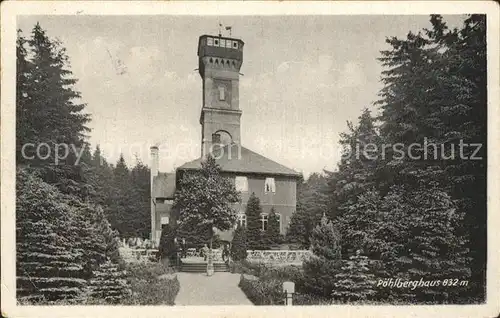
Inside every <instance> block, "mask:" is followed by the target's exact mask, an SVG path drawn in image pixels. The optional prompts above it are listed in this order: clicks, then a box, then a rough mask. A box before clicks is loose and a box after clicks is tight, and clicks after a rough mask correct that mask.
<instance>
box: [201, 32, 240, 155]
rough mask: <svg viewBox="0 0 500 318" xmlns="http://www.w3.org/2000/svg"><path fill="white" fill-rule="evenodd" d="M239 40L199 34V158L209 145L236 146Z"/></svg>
mask: <svg viewBox="0 0 500 318" xmlns="http://www.w3.org/2000/svg"><path fill="white" fill-rule="evenodd" d="M243 45H244V43H243V41H241V40H239V39H233V38H227V37H222V36H220V35H219V36H211V35H202V36H200V38H199V42H198V58H199V67H198V70H199V72H200V76H201V79H202V81H203V106H202V109H201V116H200V124H201V140H202V142H201V155H202V157H205V155H206V153H207V152H210V150H211V147H212V145H213V144H238V145H240V142H241V139H240V118H241V110H240V106H239V76H240V68H241V64H242V63H243Z"/></svg>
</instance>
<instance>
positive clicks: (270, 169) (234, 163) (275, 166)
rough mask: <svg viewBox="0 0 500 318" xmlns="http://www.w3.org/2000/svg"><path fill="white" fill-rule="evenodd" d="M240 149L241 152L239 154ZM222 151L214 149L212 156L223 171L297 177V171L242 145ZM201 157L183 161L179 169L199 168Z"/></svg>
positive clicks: (227, 147) (226, 147)
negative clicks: (220, 152) (219, 153)
mask: <svg viewBox="0 0 500 318" xmlns="http://www.w3.org/2000/svg"><path fill="white" fill-rule="evenodd" d="M240 150H241V154H240ZM219 151H222V152H223V153H222V154H221V155H218V153H215V152H216V151H214V157H215V159H216V162H217V164H219V165H220V167H221V169H222V171H224V172H239V173H257V174H267V175H286V176H293V177H298V176H299V173H298V172H296V171H294V170H292V169H290V168H287V167H285V166H283V165H281V164H279V163H277V162H275V161H272V160H271V159H268V158H266V157H264V156H262V155H259V154H258V153H256V152H253V151H251V150H250V149H248V148H245V147H243V146H241V147H239V146H238V145H236V144H234V145H230V146H229V145H227V146H225V147H223V148H222V149H221V150H219ZM201 161H202V158H198V159H196V160H193V161H190V162H187V163H185V164H184V165H182V166H180V167H179V168H177V169H179V170H198V169H200V168H201Z"/></svg>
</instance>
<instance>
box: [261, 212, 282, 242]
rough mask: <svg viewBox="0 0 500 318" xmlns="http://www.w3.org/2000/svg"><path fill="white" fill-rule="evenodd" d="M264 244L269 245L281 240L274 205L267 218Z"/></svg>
mask: <svg viewBox="0 0 500 318" xmlns="http://www.w3.org/2000/svg"><path fill="white" fill-rule="evenodd" d="M265 240H266V245H267V246H269V247H271V246H275V245H278V244H281V243H282V242H283V240H282V237H281V233H280V221H279V219H278V215H276V211H275V210H274V207H273V208H271V212H270V213H269V215H268V219H267V230H266V232H265Z"/></svg>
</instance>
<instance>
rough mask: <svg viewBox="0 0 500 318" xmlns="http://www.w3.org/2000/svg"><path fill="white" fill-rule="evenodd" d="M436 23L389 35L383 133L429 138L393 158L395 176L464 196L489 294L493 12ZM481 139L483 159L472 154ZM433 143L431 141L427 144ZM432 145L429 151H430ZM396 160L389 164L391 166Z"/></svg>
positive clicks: (465, 227)
mask: <svg viewBox="0 0 500 318" xmlns="http://www.w3.org/2000/svg"><path fill="white" fill-rule="evenodd" d="M430 20H431V24H432V28H430V29H426V30H424V31H423V32H420V33H417V34H414V33H409V34H408V36H407V37H406V39H398V38H390V39H388V40H387V42H388V44H390V46H391V49H390V50H386V51H383V52H382V58H381V59H380V60H381V61H382V63H383V65H384V66H385V67H386V68H387V70H386V71H384V73H383V82H384V84H385V85H384V89H383V90H382V92H381V100H380V101H379V104H380V105H381V110H382V115H381V118H380V119H381V121H382V122H383V125H382V129H381V133H382V134H383V135H384V139H385V141H386V142H387V143H389V144H395V143H403V144H404V145H405V148H404V149H403V150H404V151H405V152H406V153H407V147H408V146H409V145H410V144H412V143H419V144H423V145H424V148H426V149H422V150H420V151H418V149H416V150H415V149H414V151H413V155H414V156H416V155H420V156H421V157H420V159H414V158H404V159H402V160H397V161H394V160H393V161H392V162H390V163H391V165H390V167H391V169H392V170H393V172H394V173H393V175H394V183H400V184H403V183H404V184H405V185H407V186H409V185H411V186H413V187H418V186H419V182H422V181H425V182H427V183H432V182H437V183H438V185H439V187H440V188H441V189H443V190H444V191H446V192H449V193H450V194H451V195H452V199H453V200H456V203H457V208H458V209H459V213H463V214H464V220H463V224H462V226H461V227H459V229H458V230H459V231H460V232H462V234H465V235H466V236H468V238H469V241H470V243H469V248H470V250H471V256H472V257H473V263H472V266H473V272H474V279H473V281H474V282H477V283H479V284H477V285H476V287H477V291H476V294H482V295H483V296H484V290H483V288H482V287H483V284H484V278H483V277H484V271H485V264H486V241H487V240H486V153H487V148H486V127H487V125H486V114H487V111H486V106H487V99H486V95H487V94H486V92H487V89H486V74H487V73H486V17H485V15H470V16H469V17H468V18H467V19H466V20H465V21H464V23H463V26H462V27H461V28H456V29H453V30H449V29H448V27H447V26H446V24H445V23H444V22H443V19H442V17H441V16H439V15H432V16H431V19H430ZM461 143H463V144H468V145H470V144H480V145H481V147H480V149H479V151H478V153H476V158H482V159H478V160H469V159H470V158H471V156H472V152H474V151H476V147H465V148H462V147H461V146H460V144H461ZM426 144H427V145H428V146H425V145H426ZM424 151H426V152H427V158H426V157H425V156H426V154H425V152H424ZM388 166H389V165H388Z"/></svg>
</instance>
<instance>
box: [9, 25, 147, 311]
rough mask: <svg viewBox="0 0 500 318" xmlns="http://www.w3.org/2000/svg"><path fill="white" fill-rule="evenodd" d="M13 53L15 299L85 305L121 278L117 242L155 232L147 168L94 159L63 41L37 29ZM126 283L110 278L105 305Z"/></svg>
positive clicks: (86, 119)
mask: <svg viewBox="0 0 500 318" xmlns="http://www.w3.org/2000/svg"><path fill="white" fill-rule="evenodd" d="M16 49H17V50H16V53H17V81H16V84H17V86H16V126H17V127H16V163H17V165H18V169H17V171H16V172H17V182H16V194H17V197H16V204H17V206H16V258H17V268H16V270H17V283H18V284H17V294H18V300H19V301H20V302H21V303H24V302H29V303H40V302H41V303H49V302H60V301H61V300H62V299H66V300H67V301H68V302H72V303H76V304H83V303H85V302H87V301H90V298H92V295H91V293H90V294H89V292H88V291H89V290H90V289H89V288H90V287H89V284H93V283H96V282H97V280H98V276H99V277H101V276H102V275H114V274H112V273H111V272H112V271H113V268H120V269H119V270H118V271H117V272H116V273H121V270H122V269H121V267H122V265H123V264H122V263H123V262H122V260H121V258H120V255H119V253H118V244H119V243H118V237H117V236H118V235H121V236H124V237H130V236H142V237H145V236H146V235H147V234H148V233H149V224H150V221H149V182H150V181H149V170H148V168H147V167H145V166H144V165H142V164H141V163H140V162H138V163H137V164H136V166H135V167H134V168H133V169H132V171H129V170H128V169H127V167H126V165H125V162H124V161H123V158H120V160H119V162H118V164H117V168H114V167H113V166H111V165H109V164H108V163H107V162H106V160H105V159H104V157H103V156H102V154H101V150H100V148H99V146H97V148H96V150H95V152H94V154H92V153H91V150H90V146H89V144H88V142H87V137H88V136H87V133H89V132H90V130H89V128H88V127H87V126H86V125H87V124H88V122H89V121H90V116H89V115H88V114H85V103H83V102H81V96H80V93H79V92H78V91H76V90H75V89H74V84H75V83H76V81H77V80H76V79H75V78H74V77H73V75H72V73H71V70H70V67H69V58H68V56H67V55H66V51H65V49H64V48H63V47H62V45H61V43H60V42H59V41H57V40H53V39H50V38H49V37H48V36H47V34H46V32H45V31H44V30H43V29H42V28H41V26H40V25H39V24H37V25H35V27H34V28H33V30H32V33H31V37H30V38H29V39H26V38H25V37H24V36H23V35H22V32H21V31H19V32H18V38H17V47H16ZM37 150H38V153H37ZM108 220H109V221H108ZM96 279H97V280H96ZM106 279H107V278H106ZM115 283H116V285H115V286H112V285H113V284H115ZM122 283H123V281H122V282H120V283H118V280H116V281H114V280H109V281H108V282H107V284H108V285H106V286H105V289H106V290H109V291H110V294H109V295H104V294H102V293H101V294H100V296H99V297H101V298H102V299H101V302H103V303H106V299H108V300H109V301H110V302H114V301H116V300H117V297H119V296H118V295H117V294H116V292H112V290H115V291H116V290H119V289H120V288H122V287H123V284H122ZM103 288H104V287H103ZM103 290H104V289H103ZM112 294H113V295H112Z"/></svg>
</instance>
